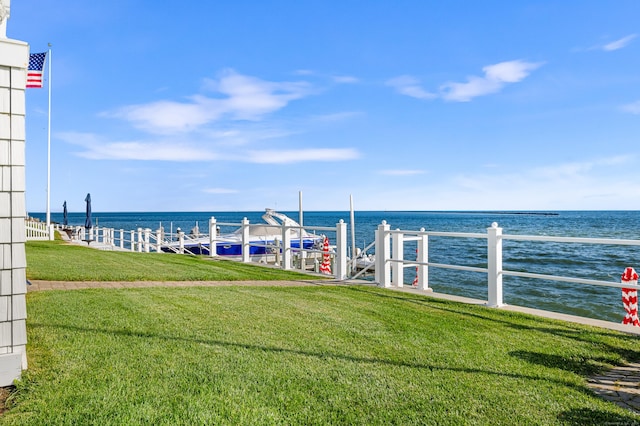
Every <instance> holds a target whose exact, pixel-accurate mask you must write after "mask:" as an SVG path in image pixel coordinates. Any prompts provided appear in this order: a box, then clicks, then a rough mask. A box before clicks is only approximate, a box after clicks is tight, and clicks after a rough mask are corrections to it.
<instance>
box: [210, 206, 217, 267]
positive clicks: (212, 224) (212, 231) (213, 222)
mask: <svg viewBox="0 0 640 426" xmlns="http://www.w3.org/2000/svg"><path fill="white" fill-rule="evenodd" d="M216 223H217V222H216V218H215V217H213V216H211V219H209V256H211V257H215V256H216V255H217V254H218V252H217V248H216V237H217V236H218V230H217V229H218V228H217V225H216Z"/></svg>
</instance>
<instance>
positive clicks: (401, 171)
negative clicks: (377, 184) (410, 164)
mask: <svg viewBox="0 0 640 426" xmlns="http://www.w3.org/2000/svg"><path fill="white" fill-rule="evenodd" d="M379 173H380V174H381V175H387V176H413V175H421V174H424V173H425V172H424V170H405V169H398V170H380V172H379Z"/></svg>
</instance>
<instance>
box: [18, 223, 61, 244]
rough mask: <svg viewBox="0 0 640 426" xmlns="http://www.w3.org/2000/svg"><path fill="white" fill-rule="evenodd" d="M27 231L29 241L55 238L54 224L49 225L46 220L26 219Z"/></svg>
mask: <svg viewBox="0 0 640 426" xmlns="http://www.w3.org/2000/svg"><path fill="white" fill-rule="evenodd" d="M24 225H25V232H26V238H27V241H34V240H49V241H51V240H53V236H54V229H53V224H49V226H47V224H46V223H44V222H37V221H35V220H25V222H24Z"/></svg>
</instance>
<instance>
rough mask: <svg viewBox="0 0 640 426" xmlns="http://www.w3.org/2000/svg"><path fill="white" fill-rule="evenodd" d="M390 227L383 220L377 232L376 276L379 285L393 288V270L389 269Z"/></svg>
mask: <svg viewBox="0 0 640 426" xmlns="http://www.w3.org/2000/svg"><path fill="white" fill-rule="evenodd" d="M389 229H390V226H389V225H388V224H387V221H386V220H383V221H382V223H381V224H380V225H378V229H377V230H376V266H375V268H376V274H375V280H376V283H377V284H378V285H381V286H383V287H390V286H391V268H390V267H389V262H387V260H388V259H389V257H390V255H391V243H390V241H389V240H390V239H389Z"/></svg>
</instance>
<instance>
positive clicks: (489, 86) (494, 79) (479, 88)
mask: <svg viewBox="0 0 640 426" xmlns="http://www.w3.org/2000/svg"><path fill="white" fill-rule="evenodd" d="M541 65H542V63H540V62H538V63H534V62H526V61H522V60H515V61H507V62H500V63H498V64H494V65H487V66H485V67H483V68H482V70H483V71H484V74H485V75H484V77H477V76H471V77H469V78H468V80H467V82H465V83H446V84H444V85H443V86H441V88H440V89H441V94H442V97H443V98H444V99H446V100H449V101H455V102H468V101H470V100H471V99H473V98H475V97H477V96H483V95H488V94H490V93H495V92H498V91H500V90H501V89H502V88H503V87H504V86H505V85H506V84H508V83H517V82H520V81H522V80H524V79H525V78H526V77H527V76H528V75H529V74H530V73H531V71H533V70H535V69H537V68H538V67H540V66H541Z"/></svg>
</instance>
